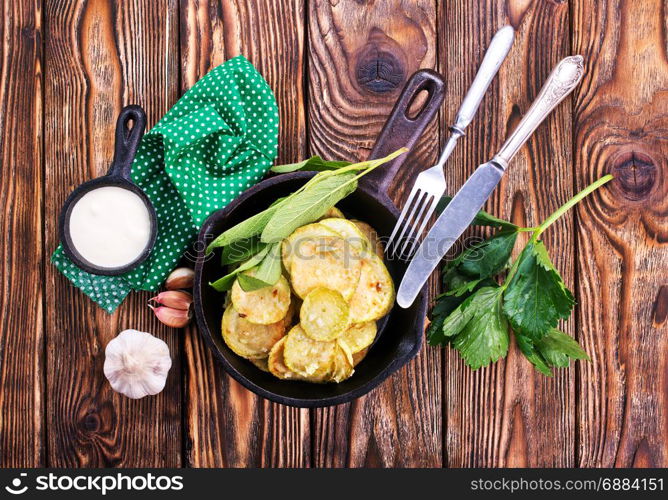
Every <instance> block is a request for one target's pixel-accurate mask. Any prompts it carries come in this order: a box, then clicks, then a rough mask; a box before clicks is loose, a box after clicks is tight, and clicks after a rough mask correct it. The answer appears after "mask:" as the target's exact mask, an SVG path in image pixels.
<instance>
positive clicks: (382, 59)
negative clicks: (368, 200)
mask: <svg viewBox="0 0 668 500" xmlns="http://www.w3.org/2000/svg"><path fill="white" fill-rule="evenodd" d="M435 18H436V6H435V2H434V1H432V0H420V1H417V2H414V1H399V0H392V1H385V2H358V1H357V2H356V1H352V0H345V1H337V2H334V1H332V2H328V1H324V0H314V1H311V2H309V12H308V24H309V99H308V102H309V104H308V123H309V132H310V135H309V146H310V149H311V152H312V153H314V154H319V155H321V156H323V157H327V158H332V159H346V160H358V159H360V158H365V157H366V156H367V155H368V152H369V150H370V148H371V147H372V145H373V142H374V140H375V138H376V136H377V135H378V132H379V131H380V128H381V126H382V125H383V123H384V121H385V119H386V118H387V115H388V114H389V112H390V110H391V109H392V105H393V104H394V101H395V99H396V98H397V97H398V94H399V92H400V91H401V89H402V87H403V85H404V83H405V82H406V80H407V79H408V78H409V77H410V75H411V74H412V73H413V72H415V71H416V70H418V69H420V68H433V67H434V66H435V63H436V31H435ZM437 144H438V127H437V124H436V122H434V123H433V124H432V126H431V127H430V128H429V129H428V130H427V132H426V133H425V135H424V138H423V140H422V141H421V142H420V143H419V145H418V146H416V148H415V149H414V151H412V152H411V160H409V161H408V162H407V163H406V166H405V168H404V169H403V170H402V172H400V174H399V176H398V178H397V179H396V180H395V182H394V193H392V194H394V197H395V199H400V198H402V197H403V196H405V194H406V193H405V192H404V191H405V187H406V185H407V181H408V180H409V179H411V178H414V176H415V175H416V174H417V171H418V170H419V168H420V166H424V165H428V164H431V163H433V161H434V160H435V153H436V149H437ZM440 359H441V354H440V352H439V351H438V350H434V349H429V348H427V349H425V350H423V352H422V353H421V354H420V355H419V356H418V358H417V359H416V360H414V361H413V362H411V363H410V364H409V365H408V366H407V367H406V368H404V369H402V370H400V371H399V372H398V373H397V374H395V375H394V376H393V377H391V378H390V379H389V380H387V381H386V382H385V383H384V384H383V385H381V386H380V387H379V388H378V389H376V390H374V391H373V392H372V393H370V394H369V395H367V396H365V397H363V398H360V399H359V400H357V401H355V402H353V403H352V404H347V405H341V406H337V407H333V408H328V409H321V410H314V411H313V438H312V439H313V465H314V466H316V467H332V466H333V467H344V466H349V467H360V466H368V467H374V466H375V467H380V466H384V467H388V466H395V467H418V466H432V467H433V466H440V465H441V463H442V442H441V420H442V415H441V384H440V377H439V374H440V370H441V362H440Z"/></svg>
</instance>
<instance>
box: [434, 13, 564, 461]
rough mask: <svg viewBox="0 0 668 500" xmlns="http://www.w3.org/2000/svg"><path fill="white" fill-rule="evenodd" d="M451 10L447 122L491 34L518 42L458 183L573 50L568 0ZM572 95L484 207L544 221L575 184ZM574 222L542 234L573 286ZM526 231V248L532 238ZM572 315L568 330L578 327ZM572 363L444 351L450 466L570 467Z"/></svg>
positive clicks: (451, 170)
mask: <svg viewBox="0 0 668 500" xmlns="http://www.w3.org/2000/svg"><path fill="white" fill-rule="evenodd" d="M447 13H448V15H444V16H442V17H441V25H440V29H439V33H443V35H444V36H442V37H441V39H440V41H441V59H440V61H441V63H442V67H443V68H444V69H443V71H444V73H445V75H446V77H447V81H448V84H449V86H448V94H447V96H446V110H447V112H446V113H444V117H445V119H446V120H447V121H448V122H447V123H451V122H452V120H454V116H455V114H456V110H457V109H458V107H459V104H460V103H461V100H462V99H463V97H464V95H465V93H466V91H467V89H468V86H469V85H470V84H471V82H472V81H473V77H474V75H475V73H476V71H477V68H478V65H479V64H480V62H481V60H482V57H483V55H484V52H485V50H486V48H487V46H488V44H489V41H490V40H491V38H492V36H493V34H494V33H495V32H496V31H497V30H498V29H499V28H501V27H502V26H503V25H505V24H512V25H513V27H514V28H515V30H516V37H515V42H514V45H513V48H512V49H511V52H510V54H509V55H508V58H507V59H506V61H505V62H504V64H503V66H502V67H501V70H500V72H499V74H498V76H497V78H496V79H495V81H494V82H493V84H492V86H491V88H490V90H489V92H488V94H487V95H486V97H485V99H484V100H483V102H482V105H481V107H480V109H479V111H478V114H477V117H476V118H475V119H474V121H473V122H472V124H471V125H470V127H469V129H468V130H467V137H466V138H464V139H462V140H461V142H462V143H463V144H460V146H459V148H458V149H457V150H456V151H455V153H454V155H453V156H452V158H451V159H450V162H449V163H448V166H447V167H446V177H447V179H448V186H449V187H450V189H451V190H452V191H454V190H456V189H458V188H459V186H461V184H462V183H463V181H464V180H465V179H466V177H468V176H469V175H470V174H471V173H472V172H473V169H474V168H475V167H476V166H477V165H478V164H480V163H482V162H484V161H487V160H488V159H490V158H491V157H492V156H493V155H494V153H495V152H496V151H497V150H498V149H499V148H500V147H501V145H502V144H503V141H504V140H505V137H506V134H507V133H509V132H510V131H511V130H512V129H513V128H514V126H515V125H516V124H517V122H518V120H519V119H520V117H521V116H522V115H523V114H524V113H525V112H526V110H527V109H528V107H529V105H530V104H531V102H532V100H533V99H534V97H535V96H536V94H537V93H538V91H539V89H540V88H541V86H542V84H543V82H544V80H545V78H546V77H547V75H548V74H549V72H550V71H551V69H552V67H553V66H554V65H555V64H556V63H557V62H558V61H559V60H560V59H561V58H563V57H565V56H566V55H569V52H570V48H569V12H568V4H567V3H566V2H553V1H549V0H541V1H537V2H524V1H515V0H509V1H508V2H506V3H505V5H504V4H502V3H500V2H494V1H483V2H471V1H466V0H460V1H455V2H450V3H449V5H448V11H447ZM571 154H572V150H571V114H570V101H569V100H568V99H567V100H566V101H565V103H562V105H561V106H560V107H559V108H557V109H556V110H555V112H554V113H552V115H551V116H550V117H549V118H548V119H547V120H546V122H545V123H544V124H543V125H542V126H541V127H540V128H539V129H538V130H537V131H536V133H535V134H534V136H533V138H532V139H531V140H530V141H529V143H528V144H527V145H526V146H525V147H524V148H523V149H522V150H521V151H520V152H519V153H518V155H517V156H516V157H515V159H514V160H513V162H512V164H511V166H510V168H509V170H508V172H507V174H506V176H505V178H504V179H503V180H502V182H501V185H500V186H499V188H497V190H496V192H495V193H494V195H493V197H492V198H491V199H490V201H488V203H487V204H486V205H485V207H486V209H487V210H488V211H490V212H491V213H493V214H494V215H497V216H499V217H503V218H507V219H511V220H513V221H514V222H516V223H518V224H522V225H528V226H533V225H537V224H539V223H540V221H541V220H542V219H544V218H545V217H547V216H548V215H549V214H550V213H551V212H552V211H553V210H555V209H556V208H557V207H558V206H559V205H561V204H562V203H563V202H565V201H566V200H567V199H568V198H569V197H570V195H571V194H572V192H573V186H572V170H571ZM572 232H573V220H572V215H570V214H569V215H568V216H566V217H564V218H563V219H561V220H560V221H559V222H558V225H557V226H553V227H552V228H551V229H550V231H549V232H547V233H545V235H544V241H545V244H546V246H547V248H548V249H550V250H551V252H552V255H553V256H554V263H555V265H556V267H557V268H558V269H559V270H560V271H561V273H562V275H563V276H564V279H565V280H566V283H567V284H568V285H569V286H570V287H573V284H574V274H573V269H574V241H573V235H572ZM525 241H526V240H525V239H522V238H520V240H519V241H518V244H517V249H520V248H521V244H523V243H525ZM573 323H574V322H573V321H571V322H570V323H567V324H566V325H565V327H564V329H565V330H566V331H567V332H569V333H571V334H573V333H574V328H573ZM574 383H575V381H574V370H573V368H570V369H567V370H560V371H559V372H558V373H557V375H555V377H554V378H547V377H544V376H542V375H540V374H539V373H537V372H536V371H535V370H534V369H533V368H532V366H531V365H530V364H529V363H528V362H527V361H526V360H525V359H524V358H523V356H522V355H521V354H520V353H519V351H518V350H517V348H516V346H514V345H513V346H511V349H510V352H509V354H508V357H507V359H506V360H505V361H501V362H498V363H496V364H495V365H492V366H490V367H488V368H483V369H480V370H478V371H476V372H472V371H471V370H470V369H469V368H468V367H466V366H465V365H464V363H463V362H462V361H461V359H460V358H459V355H458V354H457V353H456V351H454V350H452V349H448V350H447V351H446V365H445V371H444V386H445V393H446V395H445V400H446V427H447V431H446V452H447V457H448V461H447V464H448V465H449V466H451V467H499V466H501V467H503V466H506V467H523V466H532V467H554V466H558V467H568V466H572V465H573V463H574V449H575V422H574V417H575V402H574Z"/></svg>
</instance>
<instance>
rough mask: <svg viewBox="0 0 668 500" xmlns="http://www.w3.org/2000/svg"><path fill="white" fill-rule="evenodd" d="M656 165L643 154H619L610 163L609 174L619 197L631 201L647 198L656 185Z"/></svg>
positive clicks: (635, 152)
mask: <svg viewBox="0 0 668 500" xmlns="http://www.w3.org/2000/svg"><path fill="white" fill-rule="evenodd" d="M657 171H658V169H657V168H656V164H655V163H654V160H652V158H650V157H649V156H648V155H646V154H644V153H639V152H637V151H629V152H626V153H621V154H619V155H618V156H617V157H616V158H615V159H614V160H613V162H612V168H611V173H612V175H614V176H615V179H616V181H617V182H616V183H615V184H616V185H617V186H618V189H619V191H620V192H621V195H622V196H624V197H625V198H626V199H628V200H631V201H639V200H642V199H644V198H647V196H649V194H650V192H651V191H652V188H653V187H654V185H655V184H656V177H657Z"/></svg>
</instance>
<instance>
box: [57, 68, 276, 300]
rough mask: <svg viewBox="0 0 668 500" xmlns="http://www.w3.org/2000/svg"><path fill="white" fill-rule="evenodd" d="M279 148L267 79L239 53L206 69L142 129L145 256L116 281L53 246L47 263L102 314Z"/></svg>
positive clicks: (167, 265) (150, 280)
mask: <svg viewBox="0 0 668 500" xmlns="http://www.w3.org/2000/svg"><path fill="white" fill-rule="evenodd" d="M277 146H278V107H277V105H276V99H275V98H274V95H273V94H272V91H271V89H270V88H269V85H268V84H267V82H266V81H265V80H264V78H262V76H261V75H260V74H259V73H258V72H257V70H256V69H255V68H254V67H253V65H252V64H251V63H250V62H249V61H248V60H247V59H246V58H244V57H243V56H238V57H235V58H234V59H230V60H229V61H227V62H225V63H223V64H221V65H220V66H218V67H216V68H214V69H212V70H211V71H210V72H209V73H208V74H207V75H206V76H204V77H203V78H202V79H200V80H199V81H198V82H197V83H196V84H195V85H194V86H193V87H192V88H191V89H190V90H188V91H187V92H186V93H185V94H184V95H183V96H182V97H181V99H179V100H178V102H177V103H176V104H175V105H174V106H173V107H172V108H171V109H170V110H169V111H168V112H167V114H166V115H165V116H164V117H163V118H162V120H160V121H159V122H158V124H157V125H156V126H155V127H153V128H152V129H151V130H150V131H149V132H147V133H146V134H145V135H144V137H143V139H142V141H141V144H140V146H139V150H138V151H137V156H136V157H135V160H134V163H133V164H132V180H133V181H134V182H135V183H136V184H137V185H138V186H139V187H140V188H142V189H143V190H144V191H145V192H146V194H147V195H148V197H149V198H150V200H151V202H152V203H153V206H154V207H155V211H156V213H157V216H158V236H157V240H156V244H155V247H154V249H153V251H152V252H151V255H150V257H149V258H148V259H147V260H146V261H145V262H144V263H143V264H141V265H140V266H138V267H137V268H135V269H134V270H132V271H130V272H128V273H126V274H124V275H121V276H99V275H95V274H90V273H88V272H86V271H83V270H81V269H80V268H78V267H77V266H76V265H75V264H74V263H73V262H72V261H71V260H70V259H68V258H67V256H66V255H65V254H64V252H63V249H62V247H60V246H59V247H58V248H57V249H56V251H55V252H54V254H53V255H52V256H51V261H52V262H53V263H54V264H55V266H56V267H57V268H58V269H59V270H60V272H62V273H63V274H64V275H65V276H66V277H67V278H68V279H69V280H70V281H71V282H72V284H73V285H74V286H76V287H78V288H80V289H81V290H82V291H83V292H84V293H85V294H86V295H88V296H89V297H90V298H91V299H92V300H93V301H95V302H96V303H97V304H99V305H100V306H101V307H102V308H104V309H105V310H106V311H107V312H110V313H111V312H113V311H114V310H115V309H116V308H117V307H118V305H119V304H120V303H121V302H122V301H123V299H124V298H125V297H126V296H127V294H128V293H129V292H130V290H156V289H157V288H158V287H159V286H160V284H161V283H162V282H163V281H164V280H165V278H166V277H167V275H168V274H169V272H170V271H171V270H172V269H173V268H174V266H175V265H176V264H177V262H178V261H179V260H180V259H181V257H182V256H183V254H184V253H185V252H186V251H187V249H188V246H189V245H190V243H191V241H192V240H193V238H194V237H195V235H196V234H197V230H198V228H199V227H200V225H201V224H202V222H203V221H204V220H205V219H206V217H207V216H208V215H209V214H210V213H211V212H213V211H214V210H217V209H219V208H222V207H224V206H225V205H227V204H228V203H229V202H230V201H232V200H233V199H234V198H235V197H236V196H238V195H239V194H240V193H241V192H242V191H244V190H246V189H248V188H249V187H250V186H252V185H253V184H255V183H257V182H258V181H259V180H260V179H261V178H262V177H263V176H264V174H265V173H266V171H267V170H268V169H269V167H270V166H271V165H272V163H273V161H274V159H275V157H276V151H277Z"/></svg>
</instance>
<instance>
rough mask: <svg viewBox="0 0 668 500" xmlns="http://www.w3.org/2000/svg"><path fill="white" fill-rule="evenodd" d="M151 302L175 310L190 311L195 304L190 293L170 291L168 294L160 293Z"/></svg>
mask: <svg viewBox="0 0 668 500" xmlns="http://www.w3.org/2000/svg"><path fill="white" fill-rule="evenodd" d="M150 301H155V302H157V303H158V304H160V305H163V306H167V307H171V308H173V309H181V310H184V311H188V310H190V306H191V305H192V303H193V296H192V295H190V294H189V293H188V292H183V291H180V290H179V291H177V290H170V291H168V292H160V293H159V294H158V295H156V296H155V297H153V298H152V299H149V302H150Z"/></svg>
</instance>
